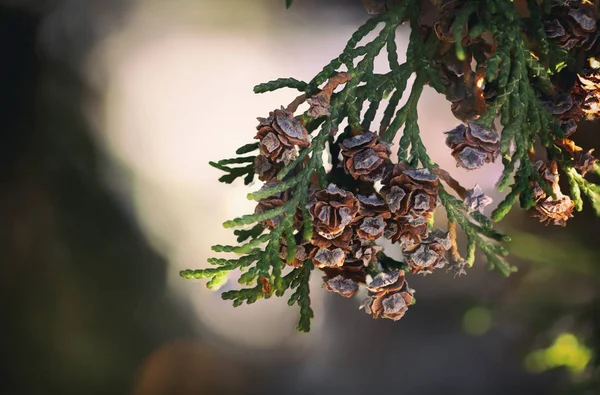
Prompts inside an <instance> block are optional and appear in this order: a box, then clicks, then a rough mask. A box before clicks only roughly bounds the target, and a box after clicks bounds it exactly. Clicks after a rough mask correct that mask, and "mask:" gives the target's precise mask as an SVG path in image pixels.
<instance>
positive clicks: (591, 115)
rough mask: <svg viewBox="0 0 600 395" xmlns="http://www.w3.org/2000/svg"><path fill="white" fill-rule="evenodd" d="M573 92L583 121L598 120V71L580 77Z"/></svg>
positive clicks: (599, 89) (599, 88)
mask: <svg viewBox="0 0 600 395" xmlns="http://www.w3.org/2000/svg"><path fill="white" fill-rule="evenodd" d="M575 91H576V96H577V98H578V99H579V102H580V103H581V104H580V106H581V110H582V113H583V116H584V117H585V119H587V120H589V121H592V120H595V119H598V118H600V70H593V71H590V72H588V73H585V74H584V75H580V76H579V84H578V85H577V86H576V88H575Z"/></svg>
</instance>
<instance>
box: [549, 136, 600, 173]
mask: <svg viewBox="0 0 600 395" xmlns="http://www.w3.org/2000/svg"><path fill="white" fill-rule="evenodd" d="M554 143H555V144H556V145H557V146H559V147H560V148H562V149H563V150H565V151H566V152H567V153H568V154H569V155H570V156H571V157H572V158H573V159H574V163H573V167H574V168H575V169H576V170H577V171H579V173H581V175H582V176H585V175H586V174H587V173H588V172H590V171H594V168H595V164H596V162H598V159H596V158H595V157H594V155H593V153H594V149H593V148H592V149H591V150H588V151H584V149H583V148H581V147H579V146H577V145H576V144H575V142H574V141H573V140H569V139H566V138H565V139H560V140H555V141H554Z"/></svg>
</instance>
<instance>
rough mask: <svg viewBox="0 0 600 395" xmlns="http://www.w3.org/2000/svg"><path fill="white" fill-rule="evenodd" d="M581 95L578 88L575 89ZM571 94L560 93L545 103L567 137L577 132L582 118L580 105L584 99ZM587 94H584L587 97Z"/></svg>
mask: <svg viewBox="0 0 600 395" xmlns="http://www.w3.org/2000/svg"><path fill="white" fill-rule="evenodd" d="M575 91H576V92H579V93H581V90H578V89H577V87H574V92H575ZM576 96H577V95H576V94H575V95H572V94H571V93H564V92H559V93H557V94H556V95H555V96H554V97H553V98H552V99H551V100H547V101H545V102H544V107H545V108H546V109H547V110H548V111H549V112H550V114H552V115H554V117H555V118H556V120H557V121H558V123H559V124H560V125H561V127H562V129H563V130H564V132H565V136H569V135H571V134H573V133H574V132H575V131H576V130H577V123H578V122H579V120H580V119H581V117H582V114H583V113H582V111H581V106H580V103H581V102H582V98H578V97H576ZM585 96H586V94H585V93H584V94H583V97H585Z"/></svg>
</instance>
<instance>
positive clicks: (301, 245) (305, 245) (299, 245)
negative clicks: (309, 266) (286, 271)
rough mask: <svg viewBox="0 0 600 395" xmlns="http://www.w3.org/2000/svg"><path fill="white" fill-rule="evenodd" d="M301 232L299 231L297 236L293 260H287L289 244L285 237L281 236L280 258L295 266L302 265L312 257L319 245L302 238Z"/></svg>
mask: <svg viewBox="0 0 600 395" xmlns="http://www.w3.org/2000/svg"><path fill="white" fill-rule="evenodd" d="M300 239H301V234H300V233H298V235H297V237H296V254H295V256H294V259H293V260H292V262H287V257H288V246H287V243H286V239H285V237H282V238H281V244H280V247H279V258H281V261H282V262H286V263H287V264H289V265H290V266H293V267H302V265H303V264H304V261H306V260H308V259H312V257H313V256H314V255H315V253H316V251H317V247H315V246H314V245H312V244H311V243H310V242H307V241H303V240H300Z"/></svg>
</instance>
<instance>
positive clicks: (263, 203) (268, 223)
mask: <svg viewBox="0 0 600 395" xmlns="http://www.w3.org/2000/svg"><path fill="white" fill-rule="evenodd" d="M287 200H288V199H287V193H285V192H281V193H278V194H276V195H273V196H269V197H268V198H266V199H261V200H259V201H258V205H257V206H256V208H255V209H254V213H255V214H262V213H264V212H266V211H269V210H272V209H275V208H278V207H281V206H283V205H284V204H285V202H287ZM282 219H283V215H278V216H276V217H273V218H269V219H267V220H265V221H262V222H261V224H262V225H263V226H264V227H265V228H268V229H275V228H277V227H278V226H279V225H281V220H282Z"/></svg>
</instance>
